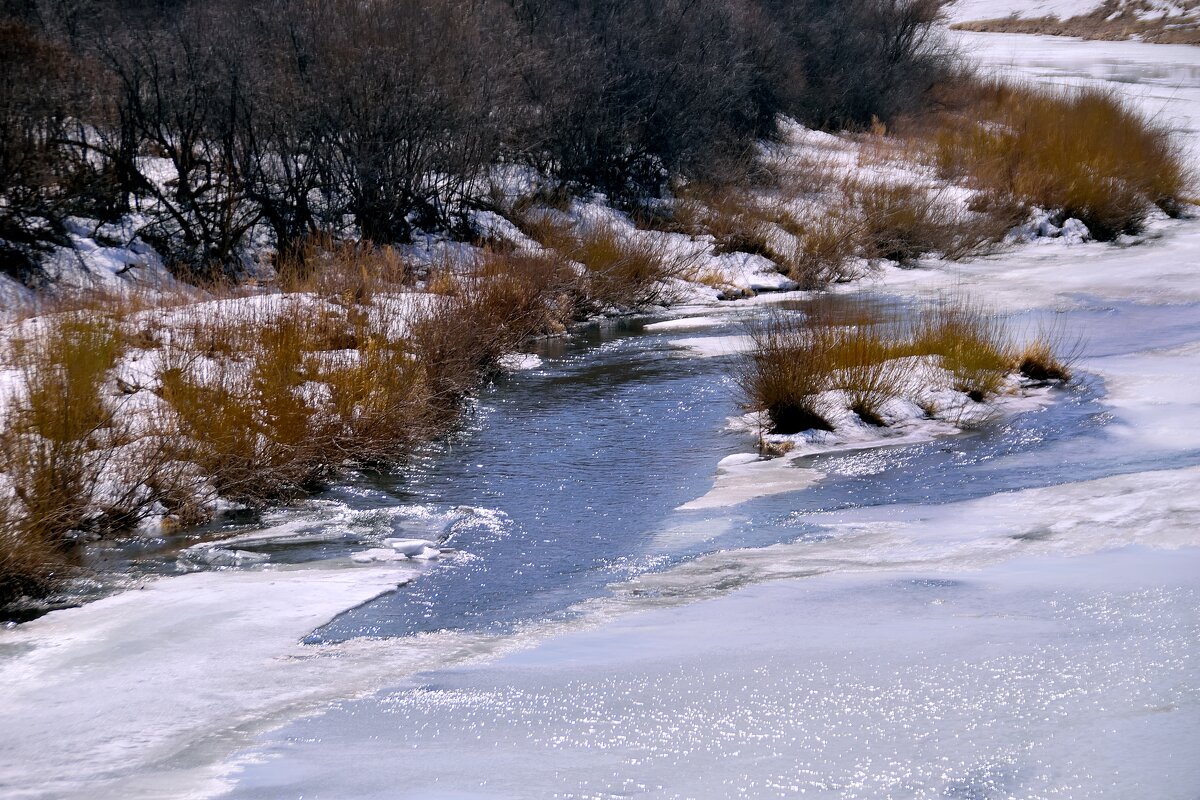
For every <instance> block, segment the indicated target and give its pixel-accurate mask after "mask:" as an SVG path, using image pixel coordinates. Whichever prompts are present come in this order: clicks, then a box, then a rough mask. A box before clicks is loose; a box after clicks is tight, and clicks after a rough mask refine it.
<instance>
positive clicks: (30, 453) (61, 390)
mask: <svg viewBox="0 0 1200 800" xmlns="http://www.w3.org/2000/svg"><path fill="white" fill-rule="evenodd" d="M26 325H28V326H31V327H30V328H28V329H27V331H28V332H29V333H30V334H31V336H30V337H29V338H22V339H18V340H15V341H13V342H12V343H11V345H10V347H9V349H8V352H7V354H6V358H5V360H6V361H7V362H8V364H7V366H10V367H11V368H12V369H14V370H15V374H16V376H17V380H16V382H15V388H14V389H13V391H12V392H11V394H10V395H9V396H8V397H5V398H3V402H2V403H0V409H2V412H0V413H2V418H0V425H2V427H0V463H2V464H3V474H0V601H2V600H3V599H5V598H8V599H11V598H12V597H13V596H15V595H16V594H21V593H27V592H32V591H37V590H40V589H44V588H45V587H46V586H49V585H50V583H52V578H53V575H54V572H55V570H58V569H61V568H62V567H63V566H64V565H65V564H66V563H67V561H68V559H67V551H68V549H69V547H70V544H71V540H72V535H73V534H74V533H76V532H79V531H90V532H95V533H105V532H108V531H110V530H112V529H113V528H115V527H118V526H124V525H132V524H136V523H137V521H138V520H140V519H141V518H142V517H143V516H144V515H145V514H146V513H148V509H149V507H150V506H151V505H152V504H153V503H154V502H155V501H156V499H157V497H156V495H155V491H154V488H153V487H152V486H151V485H150V478H151V476H152V475H153V474H154V473H155V472H158V471H160V470H159V468H160V467H161V466H162V465H161V461H162V459H161V455H162V450H161V448H160V447H159V446H158V445H159V444H160V442H159V441H158V440H157V439H156V438H154V436H153V435H152V434H151V432H149V431H142V432H140V433H137V434H135V432H134V430H133V429H132V428H131V427H130V426H129V425H128V424H125V423H123V422H121V421H120V420H119V419H118V417H117V414H116V410H117V404H118V402H119V401H118V400H116V399H114V398H113V394H114V391H113V387H111V386H110V385H109V374H110V371H111V370H112V369H113V367H114V366H115V365H116V363H117V360H118V359H119V358H120V356H121V354H122V352H123V351H124V347H125V345H124V342H123V340H122V335H121V331H120V329H119V327H118V326H117V324H116V323H115V322H114V321H113V320H112V319H110V318H108V317H104V316H99V315H95V314H90V313H85V312H71V313H67V314H62V315H58V316H52V317H44V318H40V319H38V320H31V321H29V322H27V323H26ZM118 449H125V450H131V449H136V450H138V451H139V452H140V453H141V454H142V457H143V459H144V463H143V464H142V465H141V468H138V469H132V468H127V467H118V466H117V465H115V464H114V463H113V454H114V452H116V451H117V450H118ZM118 473H120V474H119V475H118ZM117 477H119V478H120V479H121V480H120V481H119V482H120V483H121V484H122V488H115V487H114V486H113V484H115V483H117V482H118V481H116V480H115V478H117ZM165 478H166V475H165V474H164V475H162V476H160V479H161V480H165Z"/></svg>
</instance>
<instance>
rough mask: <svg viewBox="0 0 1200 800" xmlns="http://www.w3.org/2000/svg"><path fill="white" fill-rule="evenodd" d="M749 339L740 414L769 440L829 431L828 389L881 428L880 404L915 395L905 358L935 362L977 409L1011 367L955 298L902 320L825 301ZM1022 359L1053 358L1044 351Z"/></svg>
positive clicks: (1006, 350) (977, 312) (989, 319)
mask: <svg viewBox="0 0 1200 800" xmlns="http://www.w3.org/2000/svg"><path fill="white" fill-rule="evenodd" d="M750 335H751V338H752V340H753V348H752V350H751V353H750V356H749V357H748V358H747V359H745V360H744V361H743V362H742V364H741V366H740V367H739V372H738V374H737V378H738V382H739V384H740V386H741V390H742V393H743V395H744V398H745V406H746V407H747V408H748V409H749V410H752V411H759V412H764V413H765V414H766V416H767V418H768V419H769V421H770V429H769V432H770V433H774V434H793V433H799V432H802V431H805V430H830V429H831V428H832V425H831V424H830V422H829V419H830V414H831V409H830V408H828V407H827V406H826V405H825V404H826V403H829V402H833V401H832V400H831V399H830V398H831V397H835V396H836V395H827V394H826V393H827V392H830V391H831V390H838V391H840V392H841V397H842V399H843V400H844V402H845V404H846V407H847V408H849V409H850V410H851V411H853V412H854V413H855V414H856V415H858V417H859V418H860V419H861V420H862V421H863V422H865V423H867V424H871V425H880V426H882V425H885V424H886V422H887V420H886V415H885V406H886V404H887V403H888V402H889V401H890V400H891V399H893V398H898V397H905V396H908V395H909V394H911V392H912V391H913V390H914V389H916V388H917V387H914V386H912V385H911V378H910V376H909V371H910V370H911V369H912V368H913V362H912V361H911V359H913V358H928V357H930V356H933V357H937V359H938V361H939V362H940V363H941V365H942V367H943V368H944V369H945V370H946V371H947V372H949V373H950V376H951V378H950V380H951V383H952V388H954V389H956V390H957V391H960V392H962V393H964V394H966V395H967V396H968V397H970V398H971V399H973V400H975V401H977V402H982V401H984V400H985V399H987V398H988V397H990V396H992V395H994V394H996V393H998V392H999V391H1001V390H1002V389H1003V386H1004V384H1005V382H1006V381H1007V380H1008V378H1009V376H1010V375H1012V373H1013V372H1014V371H1015V370H1016V369H1017V366H1018V363H1019V362H1018V361H1017V360H1016V351H1015V349H1014V348H1013V347H1012V346H1011V344H1010V343H1009V340H1008V335H1007V331H1006V330H1005V327H1004V325H1003V323H1002V321H1001V320H1000V318H999V317H997V316H995V315H993V314H989V313H987V312H985V311H984V310H983V309H982V308H980V307H979V306H976V305H973V304H971V303H969V302H966V301H963V300H943V301H941V302H939V303H937V304H935V305H933V306H931V307H929V308H925V309H921V310H919V311H917V312H915V314H914V315H913V316H911V317H903V318H902V317H900V316H899V315H898V314H897V313H896V312H893V311H889V310H886V309H881V308H880V307H879V306H877V305H873V304H870V303H866V302H863V301H854V300H849V301H846V300H842V301H839V302H837V303H832V302H826V303H823V304H816V305H814V306H812V307H811V308H809V309H808V311H807V313H805V314H803V315H799V314H795V313H776V314H773V315H771V316H769V317H768V318H767V319H766V320H765V321H762V322H759V323H755V324H754V325H752V326H751V328H750ZM1042 341H1046V340H1045V339H1043V340H1042ZM1027 352H1029V353H1031V354H1035V353H1036V355H1038V356H1039V357H1040V358H1042V359H1043V362H1044V363H1050V362H1054V361H1055V360H1056V357H1055V356H1054V355H1053V349H1052V348H1051V352H1050V354H1049V355H1047V354H1045V353H1042V352H1040V351H1035V350H1029V351H1027Z"/></svg>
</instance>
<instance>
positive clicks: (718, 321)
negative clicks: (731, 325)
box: [645, 315, 729, 332]
mask: <svg viewBox="0 0 1200 800" xmlns="http://www.w3.org/2000/svg"><path fill="white" fill-rule="evenodd" d="M727 322H729V320H728V318H726V317H723V316H722V317H718V316H711V315H699V316H694V317H681V318H680V319H668V320H663V321H662V322H652V323H650V324H649V325H646V326H645V330H647V331H652V332H656V331H679V330H693V329H700V328H716V327H719V326H721V325H724V324H726V323H727Z"/></svg>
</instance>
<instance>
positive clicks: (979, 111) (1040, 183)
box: [933, 81, 1191, 240]
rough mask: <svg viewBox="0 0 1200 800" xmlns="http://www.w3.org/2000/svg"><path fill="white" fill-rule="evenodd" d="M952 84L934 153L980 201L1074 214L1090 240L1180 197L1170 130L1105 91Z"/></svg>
mask: <svg viewBox="0 0 1200 800" xmlns="http://www.w3.org/2000/svg"><path fill="white" fill-rule="evenodd" d="M957 91H958V93H959V96H958V97H956V98H955V99H954V100H953V103H952V105H953V106H954V107H956V108H957V111H951V112H947V113H946V116H945V118H944V120H943V124H942V126H941V128H940V130H938V131H937V132H936V134H935V135H934V136H933V153H934V158H935V161H936V164H937V166H938V167H939V169H940V170H941V172H942V174H943V175H946V176H947V177H962V178H965V179H966V180H967V182H968V183H969V184H970V185H972V186H974V187H975V188H977V189H979V190H980V191H981V192H983V193H984V195H985V196H986V197H987V199H988V201H989V202H992V203H994V204H997V205H1003V204H1006V203H1007V204H1011V203H1014V202H1016V203H1022V204H1025V205H1034V206H1039V207H1041V208H1045V209H1048V210H1051V211H1054V212H1057V213H1058V214H1059V215H1061V216H1062V218H1064V219H1065V218H1069V217H1075V218H1077V219H1080V220H1082V221H1083V223H1084V224H1085V225H1087V226H1088V229H1089V230H1090V231H1091V232H1092V235H1093V236H1094V237H1095V238H1097V239H1100V240H1108V239H1112V238H1115V237H1116V236H1118V235H1120V234H1123V233H1136V232H1138V231H1139V230H1140V229H1141V227H1142V225H1143V224H1144V222H1145V220H1146V216H1147V214H1148V213H1149V211H1150V209H1151V208H1153V207H1155V206H1157V207H1158V208H1161V209H1162V210H1163V211H1165V212H1167V213H1168V214H1176V213H1178V212H1179V210H1180V208H1181V206H1182V205H1183V203H1184V198H1185V195H1186V192H1187V191H1188V185H1189V181H1190V177H1191V176H1189V174H1188V170H1187V168H1186V167H1185V164H1184V161H1183V157H1182V153H1181V151H1180V148H1179V146H1178V145H1177V144H1176V142H1175V141H1174V139H1173V137H1172V135H1171V133H1170V131H1169V130H1168V129H1167V128H1166V126H1165V125H1163V124H1161V123H1158V122H1156V121H1154V120H1151V119H1148V118H1147V117H1145V116H1144V115H1143V114H1142V113H1140V112H1139V111H1137V110H1136V109H1135V108H1134V107H1133V106H1132V105H1131V104H1130V102H1129V101H1127V100H1125V99H1123V98H1121V97H1119V96H1118V95H1116V94H1115V93H1113V92H1110V91H1105V90H1101V89H1093V88H1071V89H1044V88H1034V87H1027V86H1015V85H1011V84H1006V83H1003V82H1000V81H978V82H974V83H966V84H964V85H961V86H959V87H957Z"/></svg>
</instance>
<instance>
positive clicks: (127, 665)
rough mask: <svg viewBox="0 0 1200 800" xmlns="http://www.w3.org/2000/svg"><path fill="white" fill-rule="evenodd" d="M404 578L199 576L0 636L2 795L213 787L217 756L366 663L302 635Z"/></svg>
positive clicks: (403, 574)
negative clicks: (306, 641)
mask: <svg viewBox="0 0 1200 800" xmlns="http://www.w3.org/2000/svg"><path fill="white" fill-rule="evenodd" d="M411 574H412V573H411V571H409V570H405V569H397V568H358V569H336V568H322V567H313V566H312V565H309V566H307V567H306V568H303V569H293V570H262V571H236V572H204V573H195V574H190V575H183V576H180V577H175V578H170V579H164V580H158V581H154V582H151V583H148V584H146V585H144V586H142V587H141V590H140V591H128V592H125V593H123V594H119V595H116V596H113V597H109V598H106V599H103V600H99V601H97V602H94V603H91V604H89V605H87V606H84V607H82V608H76V609H70V610H67V611H59V612H54V613H51V614H49V615H47V616H45V617H43V618H41V619H38V620H35V621H33V622H29V623H26V624H24V625H22V626H20V627H18V628H16V629H13V630H6V631H2V632H0V650H2V651H3V653H4V657H3V658H2V659H0V730H4V731H8V732H10V733H11V732H16V731H20V736H18V737H12V736H7V737H5V743H4V758H3V759H0V794H3V795H4V796H5V797H9V798H27V797H28V798H32V797H47V798H48V797H57V798H66V797H88V798H96V799H97V800H99V799H100V798H113V799H114V800H119V799H120V798H128V797H130V796H133V795H134V794H136V793H138V792H141V793H142V796H154V795H155V793H156V791H157V792H169V793H170V794H171V796H184V795H185V794H190V792H185V790H184V786H183V784H182V783H180V782H179V780H180V778H181V777H182V776H183V775H186V776H187V779H188V781H189V782H194V783H196V784H198V785H202V786H204V785H206V786H208V787H209V791H212V790H213V789H215V788H217V787H219V786H220V781H219V779H220V775H219V774H218V773H217V772H214V771H213V770H212V769H211V768H210V767H209V766H207V765H208V764H209V763H210V758H211V756H210V755H209V754H210V753H212V752H213V751H214V750H216V751H220V750H221V749H222V748H232V747H234V746H236V743H238V742H240V741H242V740H243V738H244V737H245V736H246V735H247V733H249V732H251V731H254V730H261V729H262V728H263V726H264V725H267V724H269V720H270V719H271V718H272V716H273V715H274V714H277V713H279V712H283V711H285V710H286V711H289V712H290V713H295V712H296V711H297V710H299V709H301V708H305V707H311V706H313V705H314V704H319V703H320V702H322V701H324V700H326V699H329V698H332V697H337V696H344V693H345V692H346V690H347V688H348V687H351V686H353V685H354V683H355V681H357V680H361V679H362V677H363V674H364V673H369V672H373V671H374V670H373V669H372V667H371V666H370V664H369V663H361V662H360V663H351V662H347V661H345V660H344V659H342V658H340V657H339V653H338V651H337V650H336V649H333V648H331V649H328V650H321V649H318V650H314V649H313V648H306V647H303V646H302V645H301V644H300V640H301V639H302V638H303V637H304V636H306V635H307V634H308V633H309V632H310V631H312V630H313V628H315V627H316V626H318V625H321V624H322V623H324V622H326V621H328V620H329V619H330V618H331V617H332V616H334V615H335V614H337V613H338V612H340V611H342V610H344V609H346V608H348V607H351V606H354V605H357V604H359V603H363V602H366V601H367V600H370V599H371V598H373V597H377V596H378V595H380V594H382V593H383V592H387V591H390V590H392V589H394V588H396V587H397V586H398V585H400V584H402V583H404V582H405V581H406V580H408V578H409V576H410V575H411ZM84 709H86V711H83V710H84ZM150 717H153V720H151V719H150ZM198 742H203V744H201V745H200V746H197V743H198ZM168 774H170V775H171V776H172V777H165V776H167V775H168ZM155 787H157V789H156V788H155ZM159 796H162V795H159Z"/></svg>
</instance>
